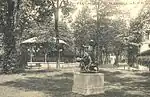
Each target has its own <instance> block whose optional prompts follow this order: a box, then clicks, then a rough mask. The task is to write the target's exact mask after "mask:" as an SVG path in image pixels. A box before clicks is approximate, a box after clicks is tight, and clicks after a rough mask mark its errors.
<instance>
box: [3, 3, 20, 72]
mask: <svg viewBox="0 0 150 97" xmlns="http://www.w3.org/2000/svg"><path fill="white" fill-rule="evenodd" d="M7 4H8V16H7V26H6V30H5V32H4V37H3V41H4V56H3V67H2V69H3V72H4V73H8V72H12V70H14V68H15V67H16V62H17V61H16V48H15V45H16V41H15V36H14V17H13V15H14V4H15V3H14V2H13V1H12V0H7Z"/></svg>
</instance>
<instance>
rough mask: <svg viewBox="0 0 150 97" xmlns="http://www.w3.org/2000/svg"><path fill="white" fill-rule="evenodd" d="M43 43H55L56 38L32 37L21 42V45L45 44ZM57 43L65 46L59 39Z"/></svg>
mask: <svg viewBox="0 0 150 97" xmlns="http://www.w3.org/2000/svg"><path fill="white" fill-rule="evenodd" d="M45 42H56V38H55V37H51V38H46V37H45V38H41V37H32V38H29V39H27V40H25V41H23V42H22V43H21V44H33V43H45ZM59 43H60V44H66V45H67V43H66V42H65V41H63V40H60V39H59Z"/></svg>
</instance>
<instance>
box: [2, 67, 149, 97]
mask: <svg viewBox="0 0 150 97" xmlns="http://www.w3.org/2000/svg"><path fill="white" fill-rule="evenodd" d="M73 71H74V70H73V69H71V68H70V69H62V70H60V71H56V70H51V71H49V72H47V71H39V72H37V71H36V72H26V73H21V74H11V75H0V79H1V80H0V90H1V92H0V97H150V73H148V72H141V71H127V70H117V69H101V72H102V73H104V75H105V76H104V77H105V87H104V88H105V93H104V94H99V95H90V96H83V95H79V94H75V93H72V91H71V89H72V85H73Z"/></svg>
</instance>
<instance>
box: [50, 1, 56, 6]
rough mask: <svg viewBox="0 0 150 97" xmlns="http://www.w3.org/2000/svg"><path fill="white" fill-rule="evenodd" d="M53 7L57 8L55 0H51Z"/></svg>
mask: <svg viewBox="0 0 150 97" xmlns="http://www.w3.org/2000/svg"><path fill="white" fill-rule="evenodd" d="M51 3H52V6H53V8H56V6H55V3H54V1H53V0H52V1H51Z"/></svg>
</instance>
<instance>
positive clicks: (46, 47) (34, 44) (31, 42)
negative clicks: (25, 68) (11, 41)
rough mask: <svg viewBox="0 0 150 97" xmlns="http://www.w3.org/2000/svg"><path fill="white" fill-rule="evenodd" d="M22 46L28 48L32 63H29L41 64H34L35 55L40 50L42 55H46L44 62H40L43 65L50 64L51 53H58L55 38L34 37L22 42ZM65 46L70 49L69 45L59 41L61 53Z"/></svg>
mask: <svg viewBox="0 0 150 97" xmlns="http://www.w3.org/2000/svg"><path fill="white" fill-rule="evenodd" d="M21 45H25V47H28V49H27V52H29V56H30V62H28V63H36V62H37V63H39V62H38V61H36V62H33V56H34V53H38V52H39V51H40V50H41V51H42V54H44V61H40V62H41V63H48V61H47V55H48V53H49V51H53V52H57V50H56V38H55V37H43V36H40V37H32V38H29V39H27V40H24V41H22V42H21ZM64 46H66V47H67V48H69V44H68V43H66V42H65V41H64V40H61V39H60V40H59V47H60V50H59V51H60V52H62V51H63V48H64Z"/></svg>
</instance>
